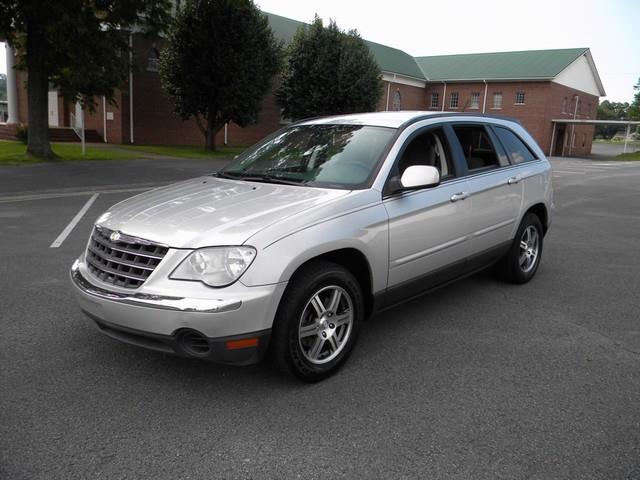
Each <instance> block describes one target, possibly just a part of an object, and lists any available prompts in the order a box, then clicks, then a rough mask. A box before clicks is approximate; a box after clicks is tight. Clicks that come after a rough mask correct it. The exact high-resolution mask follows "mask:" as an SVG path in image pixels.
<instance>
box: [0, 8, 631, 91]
mask: <svg viewBox="0 0 640 480" xmlns="http://www.w3.org/2000/svg"><path fill="white" fill-rule="evenodd" d="M254 1H255V2H256V4H257V5H258V6H259V7H260V8H262V10H264V11H267V12H271V13H275V14H278V15H282V16H285V17H289V18H293V19H295V20H300V21H305V22H309V21H311V20H312V19H313V16H314V14H316V13H317V14H318V15H320V17H321V18H322V19H323V20H325V21H328V20H329V19H333V20H335V21H336V22H337V24H338V26H339V27H340V28H342V29H345V30H347V29H352V28H355V29H357V30H358V32H359V33H360V35H361V36H362V37H364V38H366V39H367V40H372V41H374V42H378V43H382V44H385V45H389V46H391V47H395V48H399V49H400V50H404V51H405V52H407V53H409V54H410V55H413V56H421V55H447V54H454V53H478V52H500V51H511V50H538V49H547V48H577V47H589V48H590V49H591V54H592V55H593V59H594V61H595V64H596V67H597V68H598V72H599V74H600V78H601V79H602V83H603V85H604V88H605V91H606V92H607V96H606V99H607V100H610V101H616V102H630V101H631V100H632V98H633V85H634V84H635V83H637V81H638V78H640V0H484V1H478V0H473V1H472V0H453V1H452V0H440V1H433V0H421V1H420V0H417V1H416V0H393V1H388V2H375V1H371V0H369V1H367V0H322V1H308V0H297V1H292V0H254ZM0 45H1V44H0ZM6 69H7V67H6V60H5V55H4V52H3V51H2V50H0V72H2V73H4V72H6Z"/></svg>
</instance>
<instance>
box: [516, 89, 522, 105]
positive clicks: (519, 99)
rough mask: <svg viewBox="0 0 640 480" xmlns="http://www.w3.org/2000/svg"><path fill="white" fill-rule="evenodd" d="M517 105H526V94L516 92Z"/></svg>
mask: <svg viewBox="0 0 640 480" xmlns="http://www.w3.org/2000/svg"><path fill="white" fill-rule="evenodd" d="M516 105H524V92H516Z"/></svg>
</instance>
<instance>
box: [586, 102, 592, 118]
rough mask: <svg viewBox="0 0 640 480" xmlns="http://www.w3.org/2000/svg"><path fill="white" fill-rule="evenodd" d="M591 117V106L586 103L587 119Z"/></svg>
mask: <svg viewBox="0 0 640 480" xmlns="http://www.w3.org/2000/svg"><path fill="white" fill-rule="evenodd" d="M590 116H591V104H590V103H587V118H589V117H590Z"/></svg>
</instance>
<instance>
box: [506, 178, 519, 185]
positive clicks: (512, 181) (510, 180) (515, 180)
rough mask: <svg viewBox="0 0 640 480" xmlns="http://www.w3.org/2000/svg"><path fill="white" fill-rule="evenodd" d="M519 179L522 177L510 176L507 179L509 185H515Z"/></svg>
mask: <svg viewBox="0 0 640 480" xmlns="http://www.w3.org/2000/svg"><path fill="white" fill-rule="evenodd" d="M519 181H520V177H509V180H507V185H515V184H516V183H518V182H519Z"/></svg>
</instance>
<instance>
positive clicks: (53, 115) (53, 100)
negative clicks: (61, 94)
mask: <svg viewBox="0 0 640 480" xmlns="http://www.w3.org/2000/svg"><path fill="white" fill-rule="evenodd" d="M49 126H50V127H57V126H58V92H57V91H55V90H54V91H51V92H49Z"/></svg>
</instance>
